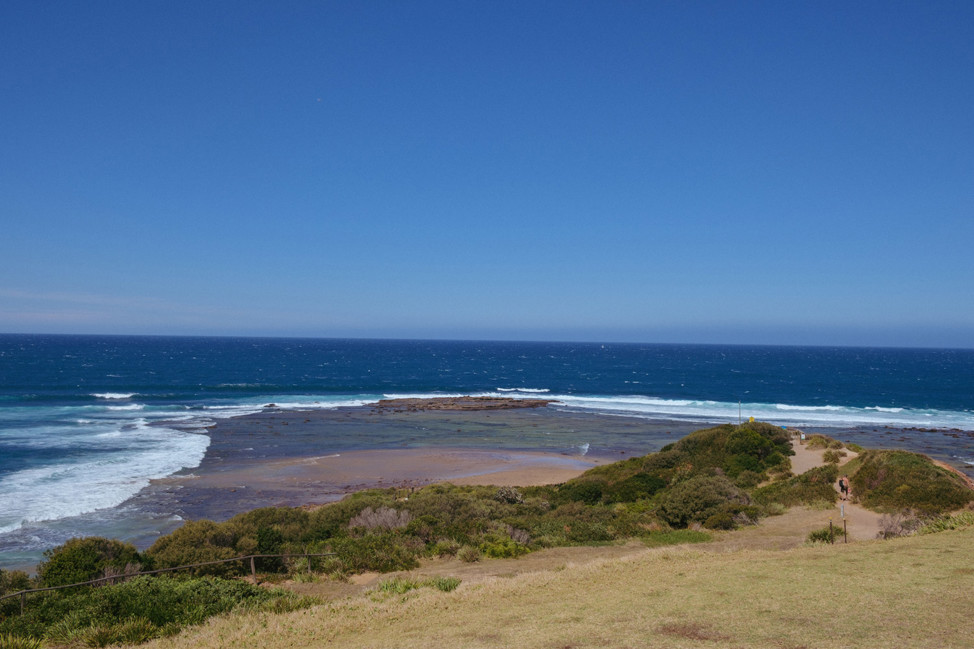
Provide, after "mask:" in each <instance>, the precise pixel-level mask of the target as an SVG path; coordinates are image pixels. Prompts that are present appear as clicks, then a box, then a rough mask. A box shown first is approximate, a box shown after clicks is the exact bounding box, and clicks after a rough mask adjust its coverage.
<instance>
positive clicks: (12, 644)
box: [0, 633, 44, 649]
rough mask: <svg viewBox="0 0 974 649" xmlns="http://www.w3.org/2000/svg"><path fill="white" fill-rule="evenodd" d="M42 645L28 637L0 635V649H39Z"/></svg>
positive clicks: (10, 634) (8, 634) (9, 634)
mask: <svg viewBox="0 0 974 649" xmlns="http://www.w3.org/2000/svg"><path fill="white" fill-rule="evenodd" d="M43 646H44V644H43V643H42V642H41V641H40V640H38V639H37V638H33V637H30V636H20V635H14V634H12V633H4V634H2V635H0V649H41V648H42V647H43Z"/></svg>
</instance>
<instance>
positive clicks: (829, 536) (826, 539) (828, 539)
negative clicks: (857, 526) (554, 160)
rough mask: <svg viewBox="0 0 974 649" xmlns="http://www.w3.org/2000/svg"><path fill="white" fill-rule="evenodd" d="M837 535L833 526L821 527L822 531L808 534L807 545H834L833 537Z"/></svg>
mask: <svg viewBox="0 0 974 649" xmlns="http://www.w3.org/2000/svg"><path fill="white" fill-rule="evenodd" d="M839 533H840V532H839V530H838V528H836V527H834V526H833V527H823V528H822V529H819V530H815V531H813V532H809V533H808V537H807V539H806V540H807V541H808V542H809V543H835V537H836V536H837V535H838V534H839Z"/></svg>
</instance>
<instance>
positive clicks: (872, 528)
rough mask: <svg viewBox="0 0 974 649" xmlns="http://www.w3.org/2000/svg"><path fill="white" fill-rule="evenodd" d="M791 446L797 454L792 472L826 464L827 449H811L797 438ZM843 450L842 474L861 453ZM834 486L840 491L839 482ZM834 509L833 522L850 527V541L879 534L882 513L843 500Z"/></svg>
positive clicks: (802, 471)
mask: <svg viewBox="0 0 974 649" xmlns="http://www.w3.org/2000/svg"><path fill="white" fill-rule="evenodd" d="M791 447H792V448H793V449H794V451H795V455H794V456H792V458H791V470H792V473H795V474H796V475H800V474H802V473H805V472H806V471H808V470H809V469H814V468H816V467H820V466H823V465H824V464H825V460H823V459H822V455H823V454H824V453H825V449H817V448H816V449H811V448H808V443H807V442H806V443H805V444H800V443H798V441H796V440H792V442H791ZM842 450H843V452H844V453H846V456H845V457H843V458H842V459H841V460H840V462H839V468H840V472H839V473H840V475H841V474H842V472H841V468H842V467H843V466H844V465H845V464H846V463H847V462H849V461H850V460H853V459H855V458H856V457H858V456H859V454H858V453H856V452H855V451H850V450H849V449H842ZM834 486H835V490H836V492H838V491H839V484H838V482H836V484H835V485H834ZM834 510H835V511H834V513H833V515H832V520H833V522H834V523H835V524H836V525H839V526H840V527H841V526H842V525H843V522H844V523H845V527H846V528H847V529H848V534H849V540H850V541H853V540H854V541H867V540H869V539H874V538H876V535H877V534H879V527H880V526H879V520H880V518H882V515H881V514H877V513H876V512H872V511H869V510H868V509H865V508H864V507H860V506H859V505H857V504H855V503H853V502H850V501H845V502H843V501H842V500H839V501H838V502H837V503H836V504H835V508H834ZM826 524H827V523H826Z"/></svg>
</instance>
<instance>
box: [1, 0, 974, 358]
mask: <svg viewBox="0 0 974 649" xmlns="http://www.w3.org/2000/svg"><path fill="white" fill-rule="evenodd" d="M0 224H2V225H0V332H7V333H15V332H21V333H32V332H36V333H105V334H127V333H150V334H203V335H283V336H322V337H333V336H340V337H345V336H350V337H397V338H467V339H528V340H576V341H582V340H592V341H602V342H608V341H633V342H712V343H772V344H779V343H784V344H825V345H831V344H837V345H902V346H954V347H974V252H972V247H974V3H971V2H963V1H957V2H927V1H924V2H919V1H918V2H913V3H905V2H888V1H883V2H869V1H857V2H846V1H841V2H839V1H835V2H829V1H810V2H779V1H769V2H724V1H714V2H683V1H680V2H607V1H597V2H595V1H593V2H571V1H563V0H558V1H553V2H534V1H532V2H522V1H517V2H504V1H493V0H491V1H487V0H484V1H482V2H465V1H452V0H451V1H444V2H391V1H390V2H365V1H355V2H352V1H349V2H338V1H331V2H325V1H320V2H300V1H297V0H295V1H290V0H289V1H288V2H243V1H240V0H233V1H229V2H206V1H205V0H204V1H196V0H194V1H192V2H189V1H175V2H174V1H171V0H166V1H152V0H144V1H138V2H131V1H129V0H124V1H120V2H103V1H98V0H93V1H91V2H74V1H70V2H47V1H45V2H36V1H33V0H8V1H6V2H3V3H2V4H0Z"/></svg>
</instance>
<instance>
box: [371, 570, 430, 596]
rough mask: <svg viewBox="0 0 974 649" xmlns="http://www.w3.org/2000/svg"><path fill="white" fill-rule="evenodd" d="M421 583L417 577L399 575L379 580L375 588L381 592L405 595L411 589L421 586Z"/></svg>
mask: <svg viewBox="0 0 974 649" xmlns="http://www.w3.org/2000/svg"><path fill="white" fill-rule="evenodd" d="M420 586H421V584H420V583H419V582H418V581H416V580H415V579H411V578H409V577H403V576H401V575H397V576H396V577H393V578H392V579H384V580H382V581H380V582H379V584H378V585H377V586H376V587H375V589H376V590H377V591H378V592H380V593H387V594H392V595H404V594H405V593H408V592H409V591H411V590H415V589H417V588H419V587H420Z"/></svg>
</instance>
